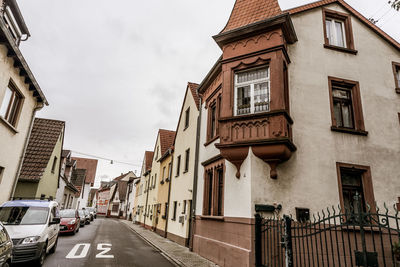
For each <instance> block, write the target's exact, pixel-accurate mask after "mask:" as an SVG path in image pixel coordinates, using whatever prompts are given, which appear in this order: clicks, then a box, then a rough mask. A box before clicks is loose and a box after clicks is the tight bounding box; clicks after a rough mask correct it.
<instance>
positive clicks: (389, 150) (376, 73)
mask: <svg viewBox="0 0 400 267" xmlns="http://www.w3.org/2000/svg"><path fill="white" fill-rule="evenodd" d="M214 40H215V41H216V42H217V44H218V45H219V46H220V48H221V50H222V55H221V57H220V58H219V59H218V60H217V62H216V63H215V65H214V66H213V67H212V68H211V70H210V71H209V73H208V74H207V76H206V77H205V78H204V80H203V81H202V83H201V84H200V85H199V88H198V93H199V95H200V100H201V105H200V107H201V108H200V109H201V110H200V132H199V135H200V145H199V151H198V153H199V154H198V158H199V160H198V173H197V178H196V179H195V180H196V182H197V186H196V187H197V192H196V198H195V210H196V211H195V213H196V214H195V215H196V216H195V220H194V226H193V229H194V235H193V250H194V251H195V252H197V253H198V254H200V255H202V256H203V257H206V258H208V259H210V260H212V261H213V262H215V263H217V264H218V265H220V266H254V264H255V259H254V257H255V252H254V250H255V249H254V246H255V245H254V214H255V213H256V210H255V206H256V205H268V206H270V207H277V206H278V205H281V207H282V209H280V210H278V209H276V210H275V213H276V214H277V215H278V216H279V215H283V214H292V215H293V216H294V217H296V215H299V214H296V212H298V211H299V210H300V209H299V208H301V210H307V211H308V212H309V213H310V214H312V213H316V212H319V211H321V210H322V209H325V208H326V207H328V206H332V205H337V204H340V206H341V208H342V209H344V208H347V207H349V206H350V205H351V201H350V200H351V198H352V197H353V195H354V194H355V192H358V193H360V194H361V195H362V197H363V201H364V202H365V203H369V204H371V205H374V203H375V201H377V202H378V203H383V202H386V203H387V204H389V205H392V204H395V203H396V202H397V201H398V197H399V195H400V193H399V192H400V179H399V178H400V176H399V174H400V165H399V164H398V163H399V162H400V153H399V152H400V125H399V116H400V115H399V113H400V94H399V90H398V88H399V84H400V83H399V80H400V75H399V73H400V64H399V62H400V45H399V43H398V42H396V41H395V40H394V39H393V38H391V37H390V36H389V35H387V34H386V33H384V32H383V31H382V30H380V29H379V28H378V27H376V26H375V25H373V24H372V23H370V22H369V21H368V20H367V19H366V18H365V17H363V16H362V15H361V14H360V13H358V12H357V11H356V10H354V9H353V8H352V7H351V6H349V5H348V4H347V3H346V2H344V1H342V0H337V1H334V0H328V1H326V0H325V1H318V2H315V3H312V4H308V5H305V6H301V7H297V8H293V9H290V10H281V8H280V6H279V4H278V2H277V1H276V0H252V1H250V0H237V1H236V3H235V5H234V8H233V10H232V13H231V16H230V18H229V20H228V23H227V24H226V26H225V28H224V29H223V30H222V31H221V32H220V33H219V34H218V35H216V36H214ZM345 178H346V179H345ZM265 215H268V212H265ZM270 215H271V214H270Z"/></svg>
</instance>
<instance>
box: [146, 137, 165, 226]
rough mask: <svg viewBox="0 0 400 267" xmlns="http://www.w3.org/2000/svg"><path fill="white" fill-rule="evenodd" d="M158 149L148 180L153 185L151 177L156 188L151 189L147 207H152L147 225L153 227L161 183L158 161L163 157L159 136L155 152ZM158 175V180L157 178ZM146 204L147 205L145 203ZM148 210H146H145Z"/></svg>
mask: <svg viewBox="0 0 400 267" xmlns="http://www.w3.org/2000/svg"><path fill="white" fill-rule="evenodd" d="M157 147H159V153H158V157H157V158H156V156H157V152H154V157H153V163H152V165H151V173H150V175H148V176H149V177H148V178H147V179H148V181H149V182H150V183H151V180H152V179H151V177H154V178H153V183H154V184H155V187H154V188H152V189H149V192H148V194H149V196H148V200H147V205H148V206H149V207H150V208H149V217H147V218H146V224H147V225H152V222H153V219H150V214H152V215H153V216H152V218H153V217H154V210H153V205H154V204H157V195H158V186H159V183H160V182H159V181H160V162H158V161H157V160H158V159H160V157H161V156H162V155H161V146H160V135H159V134H158V135H157V140H156V145H155V149H154V151H157ZM156 174H157V179H156V178H155V176H156ZM154 179H156V181H155V182H154ZM145 204H146V203H145ZM145 210H146V208H145Z"/></svg>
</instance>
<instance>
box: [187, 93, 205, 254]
mask: <svg viewBox="0 0 400 267" xmlns="http://www.w3.org/2000/svg"><path fill="white" fill-rule="evenodd" d="M199 109H200V110H199V116H198V117H197V131H196V156H195V161H194V178H193V194H192V207H191V209H192V222H191V224H190V229H189V236H190V240H189V249H190V251H193V236H194V227H195V225H196V223H195V221H196V198H197V180H198V170H199V147H200V126H201V109H202V103H201V98H200V103H199Z"/></svg>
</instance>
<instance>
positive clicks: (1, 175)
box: [0, 166, 4, 184]
mask: <svg viewBox="0 0 400 267" xmlns="http://www.w3.org/2000/svg"><path fill="white" fill-rule="evenodd" d="M3 173H4V167H1V166H0V184H1V181H2V180H3Z"/></svg>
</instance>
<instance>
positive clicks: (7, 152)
mask: <svg viewBox="0 0 400 267" xmlns="http://www.w3.org/2000/svg"><path fill="white" fill-rule="evenodd" d="M29 36H30V33H29V30H28V28H27V26H26V24H25V22H24V19H23V17H22V15H21V12H20V10H19V8H18V5H17V3H16V1H7V2H5V1H1V8H0V37H1V39H2V42H1V44H0V61H1V64H0V147H1V149H0V191H1V192H2V193H1V194H0V203H3V202H5V201H7V200H9V199H10V197H12V196H13V193H14V190H15V188H16V185H17V180H18V177H19V174H20V170H21V167H22V162H23V156H24V154H25V150H26V146H27V145H28V140H29V135H30V131H31V128H32V125H33V120H34V117H35V113H36V111H38V110H40V109H42V108H43V106H45V105H48V102H47V100H46V97H45V96H44V94H43V92H42V90H41V88H40V86H39V84H38V83H37V81H36V79H35V77H34V75H33V73H32V71H31V70H30V68H29V66H28V64H27V62H26V61H25V59H24V57H23V55H22V54H21V51H20V49H19V47H18V45H19V44H20V42H21V41H25V40H27V39H28V37H29Z"/></svg>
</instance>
